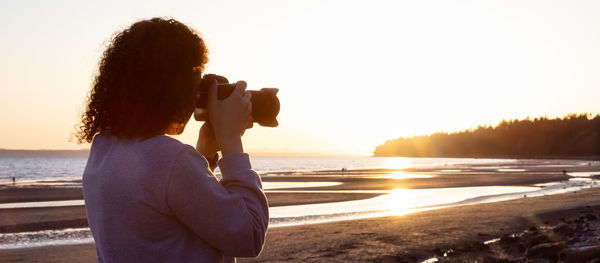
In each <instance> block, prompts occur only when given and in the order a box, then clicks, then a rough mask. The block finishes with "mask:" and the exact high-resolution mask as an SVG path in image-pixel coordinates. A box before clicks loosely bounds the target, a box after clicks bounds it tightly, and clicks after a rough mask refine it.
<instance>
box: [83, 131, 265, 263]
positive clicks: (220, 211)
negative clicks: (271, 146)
mask: <svg viewBox="0 0 600 263" xmlns="http://www.w3.org/2000/svg"><path fill="white" fill-rule="evenodd" d="M219 167H220V169H221V173H222V175H223V179H222V180H221V181H218V180H217V179H216V178H215V176H214V175H213V173H212V172H211V171H210V170H209V168H208V163H207V161H206V159H205V158H204V157H203V156H202V155H201V154H200V153H198V152H197V151H196V150H195V149H194V148H193V147H191V146H189V145H186V144H182V143H180V142H179V141H177V140H175V139H172V138H170V137H167V136H157V137H153V138H150V139H147V140H128V139H121V138H117V137H114V136H106V135H97V136H96V137H95V138H94V142H93V143H92V148H91V151H90V156H89V159H88V162H87V166H86V167H85V171H84V173H83V193H84V198H85V206H86V210H87V217H88V222H89V224H90V228H91V230H92V234H93V236H94V240H95V241H96V250H97V253H98V261H99V262H234V261H235V258H234V257H235V256H257V255H258V254H259V253H260V251H261V249H262V246H263V243H264V240H265V234H266V231H267V224H268V221H269V214H268V206H267V200H266V198H265V195H264V193H263V192H262V190H261V189H262V185H261V181H260V178H259V177H258V175H257V174H256V172H254V171H253V170H252V168H251V166H250V161H249V158H248V155H247V154H244V153H236V154H230V155H227V156H225V157H223V158H222V159H221V160H220V161H219Z"/></svg>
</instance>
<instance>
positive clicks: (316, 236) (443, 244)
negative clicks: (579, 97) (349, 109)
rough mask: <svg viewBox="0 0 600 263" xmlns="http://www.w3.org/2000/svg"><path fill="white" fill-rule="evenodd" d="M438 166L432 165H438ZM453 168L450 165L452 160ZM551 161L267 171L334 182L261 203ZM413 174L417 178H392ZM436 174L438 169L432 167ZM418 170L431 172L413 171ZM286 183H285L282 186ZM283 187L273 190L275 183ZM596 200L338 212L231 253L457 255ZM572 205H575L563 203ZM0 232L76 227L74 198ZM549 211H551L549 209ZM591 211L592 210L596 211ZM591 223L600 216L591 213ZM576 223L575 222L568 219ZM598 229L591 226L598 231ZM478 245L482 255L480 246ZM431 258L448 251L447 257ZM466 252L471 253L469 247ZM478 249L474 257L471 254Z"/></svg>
mask: <svg viewBox="0 0 600 263" xmlns="http://www.w3.org/2000/svg"><path fill="white" fill-rule="evenodd" d="M438 168H439V167H438ZM454 168H456V167H454ZM562 169H563V168H559V167H553V168H549V167H539V168H535V167H534V168H532V167H528V170H527V172H521V171H514V172H508V173H502V174H501V175H500V174H498V172H497V171H496V170H495V169H488V168H486V167H482V169H470V170H461V171H460V172H456V173H455V172H442V171H438V170H436V169H431V168H418V169H417V168H411V169H404V170H389V169H387V170H383V169H380V170H352V171H347V172H345V174H344V176H341V174H340V172H339V171H321V172H304V173H283V174H282V173H272V174H265V175H263V181H264V182H340V183H341V184H340V185H335V186H327V187H306V188H294V189H293V190H313V191H327V192H311V193H291V192H285V191H286V189H277V190H276V191H275V190H274V191H268V192H267V198H268V200H269V204H270V206H273V207H274V206H283V205H297V204H309V203H311V204H312V203H325V202H339V201H349V200H357V199H366V198H371V197H375V196H377V195H379V194H381V193H352V192H343V191H342V192H335V191H341V190H368V191H370V190H380V191H383V190H393V189H397V188H410V189H425V188H440V187H466V186H498V185H506V186H509V185H510V186H531V185H535V184H540V183H548V182H556V181H562V180H567V179H568V178H569V176H568V175H566V174H565V173H564V172H563V171H562ZM569 169H570V170H569V171H570V172H571V171H599V170H600V167H598V166H591V167H587V166H585V167H576V168H569ZM411 174H412V175H416V176H415V177H417V178H407V179H392V178H394V177H397V176H410V175H411ZM439 174H443V176H437V175H439ZM423 175H427V176H431V177H429V178H421V177H423ZM287 190H292V189H287ZM282 191H283V192H282ZM82 197H83V196H82V193H81V188H80V181H77V180H75V181H68V180H66V181H62V182H55V181H53V182H42V183H36V184H18V185H17V186H15V187H13V186H10V185H0V203H8V202H34V201H52V200H80V199H82ZM586 205H588V206H592V207H594V206H600V189H592V190H585V191H579V192H576V193H569V194H561V195H552V196H543V197H534V198H522V199H518V200H512V201H505V202H497V203H489V204H478V205H468V206H460V207H453V208H446V209H440V210H433V211H427V212H419V213H414V214H409V215H404V216H394V217H381V218H371V219H360V220H348V221H339V222H332V223H323V224H313V225H304V226H293V227H281V228H272V229H269V232H268V236H267V241H266V244H265V249H264V251H263V253H262V254H261V255H260V256H259V257H258V258H255V259H240V261H241V262H272V261H289V262H348V261H361V262H365V261H366V262H415V261H416V260H423V259H427V258H430V257H433V256H436V255H437V256H438V257H440V255H439V254H440V253H442V254H443V252H444V251H448V250H450V249H452V250H453V251H462V252H461V255H462V256H463V258H454V259H457V261H463V259H469V260H470V259H472V258H476V259H478V260H482V258H483V257H485V256H497V255H491V254H489V253H488V252H485V253H483V252H481V251H478V250H477V249H471V250H468V251H465V249H464V248H465V247H475V248H477V246H478V245H477V244H482V242H483V241H486V240H489V239H493V238H498V237H502V236H503V235H507V234H514V233H520V232H522V231H524V230H526V229H529V228H531V227H532V226H533V227H538V228H542V227H543V226H544V225H546V226H547V225H548V224H545V222H547V221H548V220H551V218H553V215H556V214H560V215H563V216H575V215H576V214H577V213H578V212H577V211H576V210H577V209H580V208H583V207H585V206H586ZM573 209H575V210H573ZM0 213H1V216H0V233H2V232H4V233H7V232H21V231H36V230H44V229H60V228H67V227H83V226H86V225H87V222H86V220H85V208H84V207H83V206H70V207H45V208H15V209H2V210H0ZM554 217H555V216H554ZM599 217H600V214H599ZM599 225H600V222H599ZM574 229H576V228H574ZM598 235H600V233H598ZM95 253H96V252H95V248H94V245H93V244H84V245H68V246H46V247H38V248H25V249H9V250H0V262H74V261H76V262H88V261H92V262H93V261H95ZM486 253H488V254H486ZM456 254H457V253H455V254H450V255H449V257H447V258H444V257H440V260H449V261H448V262H452V257H453V256H457V255H456ZM471 254H472V256H470V255H471ZM478 256H479V258H477V257H478Z"/></svg>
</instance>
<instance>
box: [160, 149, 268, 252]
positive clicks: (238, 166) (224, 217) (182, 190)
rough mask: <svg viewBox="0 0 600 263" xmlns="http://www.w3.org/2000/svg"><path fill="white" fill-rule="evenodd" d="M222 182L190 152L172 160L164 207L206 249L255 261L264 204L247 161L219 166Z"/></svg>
mask: <svg viewBox="0 0 600 263" xmlns="http://www.w3.org/2000/svg"><path fill="white" fill-rule="evenodd" d="M219 167H220V168H221V173H222V175H223V180H221V182H220V183H219V182H218V181H217V180H216V178H215V177H214V176H213V175H212V173H210V172H209V171H208V169H207V168H208V167H207V166H206V162H205V161H204V160H203V158H202V156H201V155H200V154H198V153H197V152H196V151H194V150H192V148H191V147H190V148H189V149H188V150H186V151H184V152H182V153H181V154H180V155H179V157H178V158H177V161H176V163H175V164H174V166H173V169H172V173H171V175H170V179H169V184H168V190H167V204H168V206H169V208H170V209H171V212H172V213H173V215H174V216H175V217H176V218H177V219H178V220H180V221H181V222H182V223H183V224H184V225H185V226H186V227H188V228H189V229H190V230H191V231H193V232H194V234H196V235H197V236H198V237H199V238H202V239H203V240H204V241H205V242H206V243H208V244H210V245H211V246H213V247H215V248H217V249H218V250H220V251H221V252H222V253H223V254H224V255H228V256H257V255H258V254H259V253H260V251H261V250H262V246H263V244H264V240H265V234H266V231H267V226H268V222H269V210H268V205H267V199H266V197H265V195H264V193H263V192H262V184H261V181H260V178H259V176H258V175H257V174H256V172H254V171H253V170H252V169H251V166H250V161H249V158H248V155H247V154H245V153H235V154H229V155H226V156H224V157H223V158H222V159H221V160H220V161H219Z"/></svg>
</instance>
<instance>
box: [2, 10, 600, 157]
mask: <svg viewBox="0 0 600 263" xmlns="http://www.w3.org/2000/svg"><path fill="white" fill-rule="evenodd" d="M599 13H600V2H599V1H572V0H571V1H568V0H565V1H547V0H544V1H529V0H523V1H484V0H473V1H445V0H424V1H378V0H370V1H343V0H340V1H333V0H319V1H313V0H303V1H287V0H272V1H266V0H257V1H216V0H215V1H198V0H196V1H102V2H100V1H95V2H92V1H12V0H0V21H1V23H0V37H1V41H0V148H6V149H80V148H88V147H89V144H83V145H78V144H76V143H75V142H74V140H73V137H72V136H73V134H74V132H75V127H76V125H77V124H78V121H79V118H80V116H81V113H82V111H83V110H84V109H85V99H86V95H87V93H88V91H89V89H90V85H91V83H92V81H93V78H94V76H95V74H96V72H97V65H98V61H99V57H100V55H101V54H102V52H103V51H104V49H105V48H106V47H107V45H108V44H109V43H110V39H111V36H112V35H113V34H115V33H117V32H119V31H121V30H123V29H125V28H127V27H128V26H129V25H131V24H132V23H134V22H136V21H139V20H142V19H147V18H151V17H156V16H161V17H172V18H175V19H177V20H179V21H181V22H183V23H185V24H187V25H188V26H190V27H192V28H194V29H195V30H196V31H198V32H199V33H200V34H201V35H202V37H203V38H204V40H205V41H206V43H207V46H208V49H209V58H210V62H209V64H208V65H207V68H206V71H205V72H207V73H217V74H220V75H224V76H226V77H228V78H229V79H230V80H233V81H236V80H245V81H246V82H247V83H248V89H260V88H262V87H277V88H279V89H280V91H279V98H280V101H281V112H280V114H279V117H278V120H279V123H280V126H279V127H277V128H265V127H257V126H255V128H253V129H251V130H249V131H248V132H247V133H246V135H244V144H245V149H246V151H249V152H253V153H299V154H316V153H318V154H335V155H337V154H339V155H365V156H368V155H371V154H372V151H373V150H374V149H375V147H376V146H377V145H379V144H381V143H384V142H385V141H386V140H388V139H393V138H397V137H406V136H413V135H424V134H431V133H434V132H438V131H446V132H452V131H459V130H464V129H469V128H474V127H477V126H478V125H487V124H492V125H494V124H497V123H498V122H500V121H501V120H502V119H514V118H525V117H527V116H530V117H537V116H548V117H557V116H563V115H566V114H569V113H592V114H598V113H600V103H597V101H598V99H599V98H600V88H599V86H600V85H599V84H600V74H599V73H600V16H598V14H599ZM200 125H201V123H198V122H195V121H193V119H192V121H190V123H189V124H188V126H187V127H186V130H185V132H184V133H183V134H181V135H179V136H176V138H177V139H179V140H181V141H182V142H184V143H188V144H192V145H195V141H196V139H197V132H198V129H199V127H200Z"/></svg>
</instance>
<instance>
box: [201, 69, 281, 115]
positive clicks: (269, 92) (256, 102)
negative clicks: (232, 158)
mask: <svg viewBox="0 0 600 263" xmlns="http://www.w3.org/2000/svg"><path fill="white" fill-rule="evenodd" d="M211 79H215V80H216V81H217V98H218V99H219V100H222V99H225V98H227V97H229V95H231V93H232V92H233V90H234V89H235V83H233V84H231V83H229V81H228V80H227V78H225V77H223V76H219V75H215V74H207V75H204V77H203V78H202V81H201V82H200V87H199V90H198V93H199V97H198V102H197V103H196V109H195V110H194V119H196V120H197V121H206V120H208V112H207V110H206V103H207V101H208V85H209V83H210V80H211ZM278 91H279V89H277V88H262V89H260V90H249V92H250V94H251V95H252V98H251V103H252V119H253V121H254V122H256V123H258V125H260V126H265V127H277V125H279V123H278V122H277V114H279V98H277V92H278Z"/></svg>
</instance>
